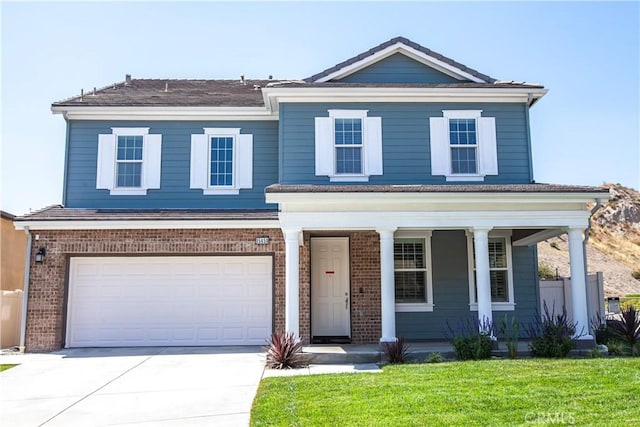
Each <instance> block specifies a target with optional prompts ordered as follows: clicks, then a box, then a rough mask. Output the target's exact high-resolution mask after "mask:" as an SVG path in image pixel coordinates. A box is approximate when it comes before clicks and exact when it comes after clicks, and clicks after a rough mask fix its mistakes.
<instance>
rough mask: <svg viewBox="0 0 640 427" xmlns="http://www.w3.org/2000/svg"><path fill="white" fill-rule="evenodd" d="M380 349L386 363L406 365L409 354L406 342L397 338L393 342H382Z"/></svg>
mask: <svg viewBox="0 0 640 427" xmlns="http://www.w3.org/2000/svg"><path fill="white" fill-rule="evenodd" d="M382 349H383V350H384V357H385V360H386V361H387V362H388V363H406V362H407V361H408V360H409V355H410V354H411V352H410V349H409V344H408V343H407V340H405V339H404V338H402V337H398V338H397V339H396V340H395V341H390V342H383V343H382Z"/></svg>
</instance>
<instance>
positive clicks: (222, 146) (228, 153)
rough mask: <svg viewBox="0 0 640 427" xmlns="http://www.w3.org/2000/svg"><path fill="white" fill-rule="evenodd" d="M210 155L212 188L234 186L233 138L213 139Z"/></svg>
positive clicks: (218, 137) (215, 137) (210, 183)
mask: <svg viewBox="0 0 640 427" xmlns="http://www.w3.org/2000/svg"><path fill="white" fill-rule="evenodd" d="M209 145H210V147H211V150H210V155H209V165H210V166H209V170H210V174H209V176H210V180H209V185H210V186H212V187H219V186H232V185H233V138H232V137H228V136H227V137H220V136H213V137H211V143H210V144H209Z"/></svg>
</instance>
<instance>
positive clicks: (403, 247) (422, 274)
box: [393, 232, 433, 312]
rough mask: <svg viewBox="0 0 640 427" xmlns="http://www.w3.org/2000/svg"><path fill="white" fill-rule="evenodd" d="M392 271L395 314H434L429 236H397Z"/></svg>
mask: <svg viewBox="0 0 640 427" xmlns="http://www.w3.org/2000/svg"><path fill="white" fill-rule="evenodd" d="M393 269H394V284H395V302H396V306H395V307H396V311H397V312H411V311H433V289H432V280H431V233H429V232H426V233H423V234H422V235H421V236H420V235H416V234H413V235H411V234H406V233H402V232H399V233H396V237H395V239H394V242H393Z"/></svg>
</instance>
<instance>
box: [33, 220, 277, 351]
mask: <svg viewBox="0 0 640 427" xmlns="http://www.w3.org/2000/svg"><path fill="white" fill-rule="evenodd" d="M33 234H36V233H33ZM37 234H39V236H40V239H39V240H37V241H36V240H35V238H34V239H33V240H32V245H33V246H32V253H35V252H36V251H37V249H38V248H39V247H45V248H46V249H47V254H46V256H45V260H44V262H43V263H41V264H35V263H34V262H33V259H32V260H31V274H30V276H31V277H30V285H29V301H28V306H27V337H26V343H25V344H26V351H30V352H39V351H51V350H57V349H60V348H62V347H63V346H64V327H65V325H64V323H65V319H64V311H65V298H66V287H67V265H68V259H69V257H70V256H82V255H114V256H116V255H131V254H140V255H175V254H194V255H212V254H231V253H247V254H251V253H270V254H273V255H274V258H275V260H274V264H275V266H274V277H275V289H274V321H275V324H274V327H275V328H276V329H281V330H282V329H284V275H285V272H284V241H283V237H282V232H281V231H280V230H279V229H248V230H88V231H38V232H37ZM258 236H269V237H270V243H269V244H268V245H256V244H255V238H256V237H258ZM266 338H267V337H265V339H266Z"/></svg>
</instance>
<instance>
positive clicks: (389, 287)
mask: <svg viewBox="0 0 640 427" xmlns="http://www.w3.org/2000/svg"><path fill="white" fill-rule="evenodd" d="M376 231H377V232H378V234H379V235H380V288H381V314H382V337H380V342H389V341H395V340H396V294H395V285H394V282H395V281H394V277H393V232H394V231H395V228H386V229H377V230H376Z"/></svg>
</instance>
